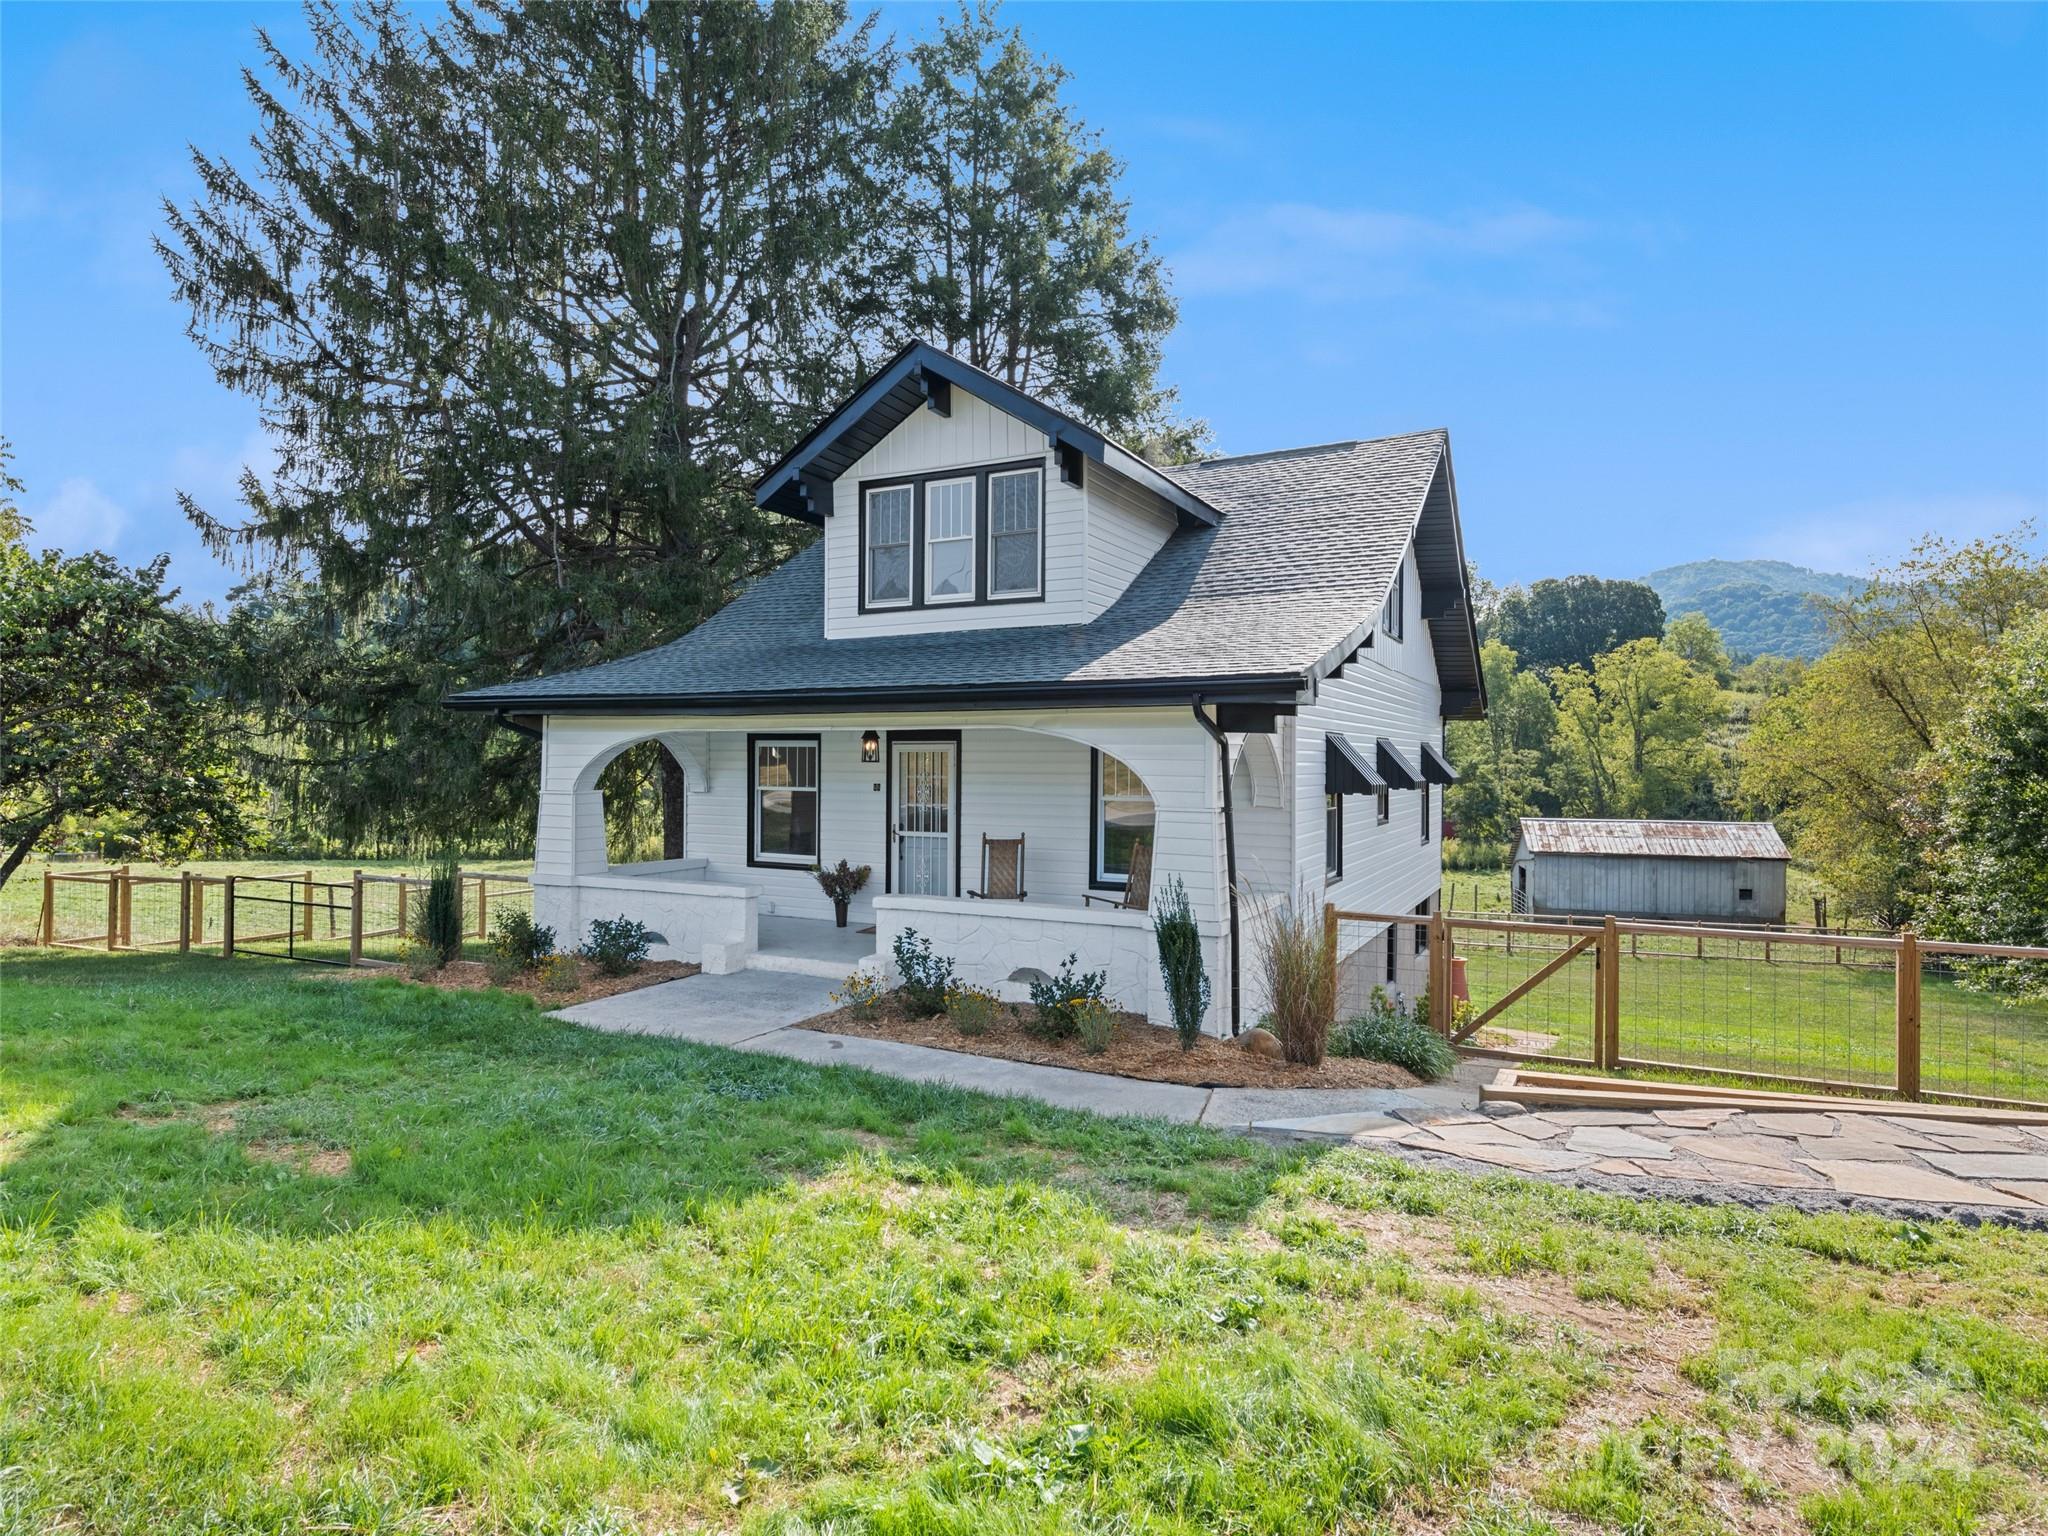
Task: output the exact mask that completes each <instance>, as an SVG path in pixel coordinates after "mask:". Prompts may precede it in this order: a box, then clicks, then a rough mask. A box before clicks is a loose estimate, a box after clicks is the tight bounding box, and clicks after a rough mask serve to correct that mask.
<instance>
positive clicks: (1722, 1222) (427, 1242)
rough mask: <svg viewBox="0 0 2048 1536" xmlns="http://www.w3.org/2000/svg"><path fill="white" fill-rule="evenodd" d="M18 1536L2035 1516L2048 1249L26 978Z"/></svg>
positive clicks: (94, 961)
mask: <svg viewBox="0 0 2048 1536" xmlns="http://www.w3.org/2000/svg"><path fill="white" fill-rule="evenodd" d="M0 1309H4V1314H0V1531H4V1532H8V1533H13V1532H30V1531H37V1532H41V1531H50V1530H62V1531H70V1532H94V1533H99V1532H137V1533H142V1532H149V1533H160V1532H200V1531H205V1532H250V1533H255V1532H265V1533H270V1532H279V1531H293V1532H299V1531H314V1530H318V1531H378V1532H418V1533H422V1536H424V1533H429V1532H471V1531H477V1532H495V1531H531V1532H550V1533H569V1532H577V1533H585V1536H596V1533H605V1532H620V1533H623V1532H655V1531H688V1530H699V1529H702V1530H740V1531H747V1532H786V1533H792V1536H793V1533H797V1532H807V1533H816V1536H822V1533H824V1532H827V1531H832V1532H837V1533H841V1536H847V1533H911V1532H934V1533H935V1532H949V1533H960V1536H968V1533H984V1532H995V1533H1005V1532H1017V1533H1022V1532H1033V1533H1037V1532H1055V1531H1090V1532H1132V1533H1139V1532H1145V1533H1176V1536H1179V1533H1185V1536H1194V1533H1196V1532H1212V1531H1223V1532H1242V1533H1255V1532H1284V1533H1304V1536H1306V1533H1311V1532H1335V1531H1345V1532H1362V1531H1372V1530H1388V1531H1394V1530H1400V1531H1416V1530H1432V1531H1451V1532H1459V1533H1462V1536H1504V1533H1533V1532H1552V1531H1556V1532H1566V1531H1570V1532H1579V1531H1591V1530H1600V1531H1630V1532H1635V1531H1643V1532H1647V1531H1657V1532H1694V1531H1700V1532H1704V1531H1714V1530H1723V1529H1750V1528H1753V1529H1761V1530H1774V1531H1776V1530H1801V1529H1806V1530H1812V1531H1815V1532H1822V1533H1845V1532H1888V1533H1893V1532H1895V1533H1901V1536H1904V1533H1909V1532H1910V1533H1923V1532H1953V1533H1963V1532H1970V1531H2013V1532H2018V1531H2022V1530H2029V1529H2039V1528H2040V1525H2039V1523H2040V1521H2041V1520H2042V1518H2043V1509H2044V1498H2048V1351H2044V1350H2042V1348H2041V1347H2040V1340H2041V1339H2042V1338H2043V1337H2044V1335H2048V1240H2044V1239H2043V1238H2042V1237H2041V1236H2039V1235H2024V1234H2019V1233H2013V1232H2008V1231H2003V1230H1996V1229H1979V1230H1965V1229H1963V1228H1960V1227H1954V1226H1947V1225H1933V1226H1921V1225H1916V1224H1901V1223H1898V1222H1885V1221H1879V1220H1876V1219H1873V1218H1864V1217H1848V1216H1839V1215H1836V1216H1801V1215H1797V1214H1793V1213H1789V1212H1777V1213H1773V1214H1757V1213H1753V1212H1747V1211H1743V1210H1739V1209H1732V1208H1694V1207H1687V1206H1680V1205H1667V1204H1658V1203H1648V1202H1633V1201H1629V1200H1624V1199H1617V1198H1610V1197H1604V1196H1592V1195H1587V1194H1584V1193H1579V1192H1574V1191H1569V1190H1564V1189H1560V1188H1555V1187H1551V1186H1545V1185H1538V1184H1530V1183H1524V1182H1520V1181H1516V1180H1512V1179H1506V1178H1498V1179H1481V1180H1471V1179H1465V1178H1461V1177H1456V1176H1450V1175H1444V1174H1436V1173H1428V1172H1422V1171H1418V1170H1416V1169H1414V1168H1412V1167H1409V1166H1408V1165H1405V1164H1402V1163H1399V1162H1397V1161H1394V1160H1391V1159H1386V1158H1381V1157H1376V1156H1371V1155H1367V1154H1365V1153H1362V1152H1355V1151H1350V1150H1346V1151H1343V1152H1337V1153H1330V1154H1326V1155H1320V1156H1314V1155H1309V1154H1298V1153H1282V1152H1279V1151H1276V1150H1274V1149H1271V1148H1267V1147H1263V1146H1260V1145H1257V1144H1254V1143H1249V1142H1243V1141H1238V1140H1233V1139H1229V1138H1224V1137H1220V1136H1217V1135H1214V1134H1211V1133H1208V1132H1203V1131H1198V1130H1194V1129H1191V1128H1176V1127H1167V1126H1162V1125H1158V1124H1152V1123H1145V1122H1105V1121H1099V1120H1093V1119H1088V1118H1085V1117H1081V1116H1076V1115H1070V1114H1063V1113H1059V1112H1055V1111H1051V1110H1045V1109H1039V1108H1034V1107H1029V1106H1025V1105H1021V1104H1011V1103H1006V1102H1002V1101H996V1100H990V1099H985V1098H979V1097H976V1096H973V1095H969V1094H964V1093H957V1092H953V1091H950V1090H940V1089H935V1088H925V1087H917V1086H913V1085H908V1084H902V1083H896V1082H890V1081H883V1080H877V1079H871V1078H867V1077H863V1076H860V1075H856V1074H847V1073H835V1072H831V1071H826V1070H819V1069H813V1068H809V1067H804V1066H799V1065H796V1064H793V1063H785V1062H778V1061H774V1060H767V1059H761V1058H753V1057H743V1056H738V1055H733V1054H729V1053H725V1052H719V1051H715V1050H708V1049H699V1048H692V1047H684V1046H678V1045H674V1044H670V1043H665V1042H660V1041H651V1040H637V1039H617V1038H611V1037H606V1036H599V1035H594V1034H590V1033H587V1032H584V1031H580V1030H577V1029H574V1028H572V1027H569V1026H565V1025H558V1024H555V1023H552V1022H550V1021H548V1020H546V1019H544V1018H543V1017H541V1016H540V1015H539V1014H538V1013H537V1012H535V1011H534V1010H533V1009H532V1008H531V1007H530V1006H529V1005H528V1004H526V1003H525V1002H524V1001H522V1000H517V999H512V998H508V997H506V996H503V995H500V994H490V993H484V994H453V993H444V992H433V991H428V990H424V989H420V988H415V987H411V986H409V985H407V984H406V983H404V982H402V981H400V980H397V979H395V978H390V977H374V978H366V979H347V978H337V977H333V976H324V977H323V976H317V975H312V974H309V973H308V972H307V971H305V970H303V969H293V968H290V967H287V966H285V965H282V964H277V963H270V962H264V961H260V960H238V961H234V962H222V961H220V960H217V959H213V958H201V957H193V958H190V959H185V960H180V959H178V958H176V957H174V956H155V957H136V956H120V957H92V956H76V955H57V956H41V955H34V954H29V953H27V952H15V953H13V954H10V955H6V956H0Z"/></svg>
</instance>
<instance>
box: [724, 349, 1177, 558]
mask: <svg viewBox="0 0 2048 1536" xmlns="http://www.w3.org/2000/svg"><path fill="white" fill-rule="evenodd" d="M955 386H957V387H959V388H961V389H964V390H966V391H967V392H968V393H969V394H971V395H974V396H975V397H977V398H978V399H981V400H984V401H986V402H987V403H988V404H990V405H992V406H994V407H995V408H996V409H997V410H999V411H1003V412H1006V413H1007V414H1009V415H1011V416H1014V417H1016V418H1017V419H1018V420H1019V421H1022V422H1025V423H1027V424H1029V425H1031V426H1034V427H1036V428H1038V430H1039V431H1041V432H1043V433H1044V434H1045V435H1046V437H1047V438H1048V439H1049V440H1050V441H1051V443H1052V444H1053V445H1054V446H1055V447H1060V448H1065V449H1068V450H1071V451H1073V452H1077V453H1080V454H1082V455H1085V456H1086V457H1088V458H1091V459H1093V460H1095V462H1096V463H1098V464H1102V465H1106V466H1107V467H1108V468H1110V469H1113V470H1115V471H1116V472H1117V473H1118V474H1120V475H1122V476H1124V477H1125V478H1126V479H1128V480H1132V481H1134V482H1136V483H1137V484H1138V485H1140V486H1142V487H1143V488H1144V489H1146V490H1148V491H1150V492H1151V493H1152V494H1153V495H1155V496H1157V497H1158V498H1159V499H1160V500H1161V501H1163V502H1165V503H1166V504H1167V505H1169V506H1171V507H1172V508H1173V509H1174V510H1175V512H1177V513H1178V514H1179V515H1180V518H1181V520H1182V522H1183V523H1206V524H1213V523H1215V522H1216V520H1217V516H1216V512H1215V509H1214V508H1212V507H1210V506H1209V505H1208V504H1207V503H1205V502H1204V501H1203V500H1202V499H1201V497H1200V496H1198V495H1194V494H1191V493H1190V492H1189V491H1188V490H1187V489H1186V488H1184V487H1183V486H1181V485H1179V484H1177V483H1176V482H1175V481H1173V480H1170V479H1168V478H1167V477H1166V476H1165V475H1163V474H1161V473H1160V472H1159V471H1158V470H1156V469H1154V468H1153V467H1152V466H1151V465H1150V464H1148V463H1146V462H1145V461H1144V460H1143V459H1141V458H1139V457H1138V456H1137V455H1136V454H1135V453H1132V452H1131V451H1130V450H1129V449H1127V448H1124V447H1122V446H1120V445H1118V444H1117V443H1114V442H1112V441H1111V440H1110V439H1109V438H1107V437H1105V436H1104V435H1103V434H1102V433H1100V432H1098V431H1096V430H1095V429H1094V428H1093V427H1091V426H1089V425H1088V424H1087V423H1086V422H1084V421H1081V420H1079V419H1077V418H1076V417H1073V416H1069V415H1068V414H1067V413H1066V412H1064V411H1061V410H1059V409H1058V408H1056V407H1054V406H1051V405H1048V404H1046V403H1045V402H1044V401H1043V400H1040V399H1038V398H1037V397H1036V396H1034V395H1027V394H1026V393H1024V391H1023V390H1021V389H1018V388H1017V387H1016V386H1015V385H1013V384H1005V383H1004V382H1003V381H1002V380H1001V379H999V378H997V377H996V376H995V375H994V374H992V373H985V372H983V371H982V370H981V369H979V368H976V367H975V366H974V365H973V364H971V363H963V362H961V361H960V359H959V358H957V357H954V356H952V355H951V354H949V353H946V352H941V351H940V350H939V349H938V348H937V347H934V346H932V345H930V344H929V343H927V342H922V341H913V342H911V343H909V344H908V345H907V346H905V347H904V348H903V349H902V350H901V351H899V352H898V353H897V354H896V355H895V356H894V357H892V358H890V359H889V361H888V362H886V363H884V364H883V365H882V366H881V367H880V368H879V369H877V370H876V371H875V372H874V373H872V374H870V375H869V376H868V377H867V378H866V379H865V380H863V381H862V382H861V384H860V387H859V388H857V389H855V390H854V392H853V393H852V394H851V395H849V396H847V397H846V399H845V400H844V401H843V402H841V403H840V405H839V407H838V409H836V410H834V411H833V412H832V414H831V415H829V416H827V417H826V418H825V419H824V420H823V421H821V422H819V423H818V424H817V425H816V426H815V427H813V428H811V430H810V431H809V432H807V433H805V434H804V436H803V438H802V439H801V440H800V441H799V442H798V443H797V445H796V446H795V447H794V448H792V449H790V450H789V452H788V453H785V454H784V455H783V456H782V457H781V458H780V459H778V460H777V461H776V462H775V465H774V467H773V468H771V469H770V470H769V471H768V473H767V474H765V475H763V476H762V477H761V478H760V480H759V481H758V482H756V484H755V486H754V503H755V505H756V506H761V507H766V508H767V509H768V510H769V511H771V512H780V513H782V514H784V515H785V516H788V517H794V518H798V519H800V520H801V521H803V522H807V523H818V524H821V525H822V524H823V523H824V521H825V514H826V512H827V511H828V510H829V509H830V507H831V505H832V499H831V497H830V495H829V494H826V491H827V488H828V487H829V486H830V485H831V483H832V482H833V481H834V480H837V479H838V478H839V477H840V476H841V475H842V474H844V473H845V472H846V471H847V470H848V469H850V468H852V467H853V465H854V464H856V463H857V462H859V460H860V458H861V457H862V455H864V454H865V453H866V452H867V451H868V450H869V449H870V448H872V447H874V446H875V444H877V443H879V442H880V441H881V440H882V439H883V438H885V437H887V436H888V435H889V434H890V433H891V432H893V431H895V429H896V428H897V427H899V426H901V425H902V424H903V422H904V421H905V419H906V418H908V417H909V416H910V414H911V413H912V412H913V411H916V410H918V409H919V408H920V407H924V406H930V407H932V408H933V409H936V410H939V411H941V412H942V413H943V412H945V411H949V410H950V409H951V406H950V403H949V402H950V399H951V391H952V389H953V388H954V387H955Z"/></svg>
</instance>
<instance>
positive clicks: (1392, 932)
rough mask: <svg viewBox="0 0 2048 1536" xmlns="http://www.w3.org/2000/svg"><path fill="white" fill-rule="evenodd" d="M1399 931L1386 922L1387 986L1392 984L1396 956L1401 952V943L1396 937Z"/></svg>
mask: <svg viewBox="0 0 2048 1536" xmlns="http://www.w3.org/2000/svg"><path fill="white" fill-rule="evenodd" d="M1399 932H1400V930H1399V929H1397V928H1396V927H1395V926H1394V925H1393V924H1392V923H1389V924H1387V984H1388V985H1389V986H1391V985H1393V981H1394V966H1395V964H1396V957H1397V956H1399V954H1400V953H1401V945H1400V942H1399V940H1398V938H1397V937H1396V936H1397V934H1398V933H1399Z"/></svg>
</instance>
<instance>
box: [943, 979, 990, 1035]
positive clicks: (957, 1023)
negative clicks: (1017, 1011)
mask: <svg viewBox="0 0 2048 1536" xmlns="http://www.w3.org/2000/svg"><path fill="white" fill-rule="evenodd" d="M1002 1008H1003V1000H1002V999H1001V998H999V997H997V996H996V995H995V993H993V992H991V991H989V990H988V988H986V987H976V986H969V985H967V984H966V983H964V982H963V983H962V984H960V985H959V986H956V987H954V988H953V990H952V991H950V992H948V993H947V994H946V1015H947V1017H948V1018H950V1019H952V1021H953V1027H954V1028H955V1029H957V1030H959V1031H960V1033H961V1034H963V1035H985V1034H987V1033H988V1027H989V1025H991V1024H993V1023H995V1021H996V1015H997V1014H999V1013H1001V1012H1002Z"/></svg>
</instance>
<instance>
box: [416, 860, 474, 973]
mask: <svg viewBox="0 0 2048 1536" xmlns="http://www.w3.org/2000/svg"><path fill="white" fill-rule="evenodd" d="M413 936H414V937H415V938H417V939H418V940H419V941H420V943H421V945H422V946H423V947H425V948H426V949H427V950H429V951H431V952H432V954H433V955H434V963H435V964H436V965H446V964H448V962H449V961H451V960H453V959H455V958H456V957H457V956H458V955H460V954H461V953H462V872H461V869H460V867H459V866H458V865H457V863H456V860H455V855H454V854H452V853H451V854H448V855H447V856H446V857H444V858H443V859H442V860H441V861H440V863H438V864H436V865H435V866H434V873H433V875H432V876H431V877H430V878H429V879H428V881H427V899H426V900H425V901H424V902H422V903H421V904H420V915H419V926H418V927H417V928H416V929H415V930H414V935H413Z"/></svg>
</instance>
